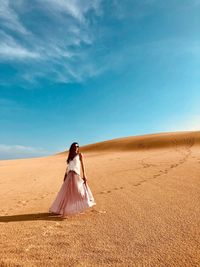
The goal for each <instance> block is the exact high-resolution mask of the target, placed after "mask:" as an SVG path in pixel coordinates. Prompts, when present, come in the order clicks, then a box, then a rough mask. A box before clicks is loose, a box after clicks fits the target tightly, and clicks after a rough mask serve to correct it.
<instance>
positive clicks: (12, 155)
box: [0, 144, 48, 160]
mask: <svg viewBox="0 0 200 267" xmlns="http://www.w3.org/2000/svg"><path fill="white" fill-rule="evenodd" d="M46 155H48V152H47V151H45V150H44V149H43V148H40V147H39V148H36V147H29V146H22V145H5V144H0V159H1V160H5V159H18V158H29V157H30V158H31V157H40V156H46Z"/></svg>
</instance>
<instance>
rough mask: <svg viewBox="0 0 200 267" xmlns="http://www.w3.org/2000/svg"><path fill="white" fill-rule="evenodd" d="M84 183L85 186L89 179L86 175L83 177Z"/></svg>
mask: <svg viewBox="0 0 200 267" xmlns="http://www.w3.org/2000/svg"><path fill="white" fill-rule="evenodd" d="M83 181H84V184H86V181H87V177H86V176H85V175H84V176H83Z"/></svg>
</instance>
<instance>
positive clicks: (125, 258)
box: [0, 132, 200, 267]
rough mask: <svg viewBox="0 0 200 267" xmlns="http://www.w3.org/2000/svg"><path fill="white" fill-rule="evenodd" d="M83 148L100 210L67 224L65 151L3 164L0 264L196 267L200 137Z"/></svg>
mask: <svg viewBox="0 0 200 267" xmlns="http://www.w3.org/2000/svg"><path fill="white" fill-rule="evenodd" d="M80 150H81V151H82V152H83V154H84V160H85V167H86V173H87V177H88V184H89V186H90V188H91V190H92V193H93V195H94V198H95V201H96V203H97V205H96V206H94V207H93V208H91V209H88V210H87V211H85V212H84V213H81V214H78V215H74V216H70V217H68V218H67V219H65V220H63V219H61V218H60V217H59V216H55V215H54V216H53V215H51V214H49V213H48V209H49V207H50V205H51V203H52V202H53V200H54V198H55V196H56V194H57V192H58V190H59V188H60V187H61V184H62V181H63V176H64V172H65V169H66V157H67V152H62V153H58V154H56V155H51V156H48V157H43V158H30V159H20V160H19V159H18V160H1V161H0V194H1V201H0V204H1V205H0V266H44V267H46V266H136V267H138V266H139V267H140V266H152V267H155V266H163V267H169V266H180V267H183V266H187V267H193V266H200V132H176V133H163V134H154V135H145V136H137V137H128V138H121V139H115V140H111V141H106V142H101V143H97V144H92V145H88V146H85V147H81V148H80Z"/></svg>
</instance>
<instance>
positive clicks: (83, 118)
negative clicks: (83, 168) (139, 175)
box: [0, 0, 200, 159]
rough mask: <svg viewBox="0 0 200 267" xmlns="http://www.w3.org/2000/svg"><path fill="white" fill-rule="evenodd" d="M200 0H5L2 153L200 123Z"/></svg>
mask: <svg viewBox="0 0 200 267" xmlns="http://www.w3.org/2000/svg"><path fill="white" fill-rule="evenodd" d="M199 14H200V1H199V0H187V1H186V0H182V1H180V0H173V1H172V0H169V1H163V0H162V1H161V0H143V1H141V0H137V1H136V0H131V1H129V0H124V1H120V0H110V1H105V0H104V1H103V0H92V1H89V0H73V1H72V0H43V1H39V0H33V1H28V0H18V1H11V0H0V159H12V158H13V159H14V158H25V157H35V156H45V155H50V154H53V153H57V152H60V151H64V150H65V149H67V148H68V147H69V145H70V144H71V143H72V142H73V141H78V142H79V143H80V145H85V144H89V143H94V142H99V141H103V140H109V139H113V138H118V137H125V136H133V135H142V134H148V133H157V132H169V131H183V130H199V128H200V127H199V121H200V107H199V106H200V105H199V103H200V27H199V25H200V15H199Z"/></svg>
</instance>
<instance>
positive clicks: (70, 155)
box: [67, 142, 79, 163]
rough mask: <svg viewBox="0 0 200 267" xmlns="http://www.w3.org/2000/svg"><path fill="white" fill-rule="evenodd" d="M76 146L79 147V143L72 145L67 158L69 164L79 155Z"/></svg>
mask: <svg viewBox="0 0 200 267" xmlns="http://www.w3.org/2000/svg"><path fill="white" fill-rule="evenodd" d="M76 146H79V145H78V143H77V142H74V143H72V144H71V146H70V149H69V155H68V158H67V163H69V162H70V160H73V158H74V157H75V156H76V155H77V154H78V153H76Z"/></svg>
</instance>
